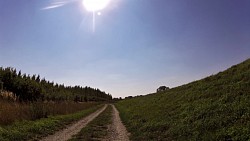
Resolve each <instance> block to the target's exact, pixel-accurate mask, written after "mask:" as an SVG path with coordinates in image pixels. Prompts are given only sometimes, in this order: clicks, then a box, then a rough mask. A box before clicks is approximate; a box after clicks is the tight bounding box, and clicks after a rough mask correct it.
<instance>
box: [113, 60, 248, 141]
mask: <svg viewBox="0 0 250 141" xmlns="http://www.w3.org/2000/svg"><path fill="white" fill-rule="evenodd" d="M116 106H117V108H118V110H119V111H120V116H121V118H122V120H123V122H124V123H125V125H126V127H127V129H128V131H129V132H130V133H131V138H130V139H131V140H242V141H243V140H244V141H245V140H249V139H250V59H248V60H246V61H244V62H243V63H241V64H239V65H235V66H232V67H231V68H230V69H228V70H226V71H224V72H220V73H218V74H216V75H212V76H209V77H207V78H204V79H202V80H199V81H195V82H192V83H189V84H186V85H183V86H180V87H176V88H172V89H170V90H167V91H164V92H160V93H155V94H151V95H147V96H141V97H136V98H132V99H126V100H122V101H120V102H118V103H117V104H116Z"/></svg>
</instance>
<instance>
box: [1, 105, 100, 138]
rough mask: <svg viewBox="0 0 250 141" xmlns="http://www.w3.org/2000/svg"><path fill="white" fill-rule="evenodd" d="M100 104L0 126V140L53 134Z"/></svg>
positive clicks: (94, 109) (92, 110)
mask: <svg viewBox="0 0 250 141" xmlns="http://www.w3.org/2000/svg"><path fill="white" fill-rule="evenodd" d="M101 106H102V105H98V106H94V107H91V108H88V109H85V110H83V111H81V112H78V113H74V114H69V115H59V116H49V117H48V118H42V119H40V120H36V121H21V122H16V123H14V124H12V125H9V126H0V140H1V141H14V140H18V141H22V140H37V139H39V138H41V137H43V136H47V135H49V134H53V133H54V132H55V131H57V130H60V129H62V128H64V127H65V126H66V125H68V124H70V123H72V122H74V121H77V120H79V119H81V118H83V117H86V116H87V115H89V114H91V113H93V112H94V111H96V110H97V109H98V108H100V107H101Z"/></svg>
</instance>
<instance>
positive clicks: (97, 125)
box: [70, 105, 112, 141]
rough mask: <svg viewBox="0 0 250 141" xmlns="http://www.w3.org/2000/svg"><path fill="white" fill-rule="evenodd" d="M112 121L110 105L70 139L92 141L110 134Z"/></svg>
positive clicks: (71, 140) (72, 140)
mask: <svg viewBox="0 0 250 141" xmlns="http://www.w3.org/2000/svg"><path fill="white" fill-rule="evenodd" d="M111 123H112V107H111V106H110V105H109V106H108V107H107V108H106V109H105V110H104V111H103V112H102V113H101V114H100V115H99V116H98V117H96V118H95V119H94V120H93V121H91V122H90V123H89V124H88V125H87V126H86V127H85V128H83V129H82V130H81V131H80V132H79V133H78V134H77V135H75V136H73V138H72V139H70V141H91V140H99V139H103V138H105V137H106V136H107V135H108V125H110V124H111Z"/></svg>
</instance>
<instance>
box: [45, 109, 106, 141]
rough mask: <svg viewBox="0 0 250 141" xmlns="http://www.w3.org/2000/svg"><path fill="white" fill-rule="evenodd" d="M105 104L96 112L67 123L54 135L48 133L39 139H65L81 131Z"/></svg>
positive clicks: (62, 140) (53, 140)
mask: <svg viewBox="0 0 250 141" xmlns="http://www.w3.org/2000/svg"><path fill="white" fill-rule="evenodd" d="M106 107H107V105H105V106H103V107H102V108H101V109H99V110H97V111H96V112H94V113H92V114H90V115H88V116H87V117H85V118H83V119H81V120H79V121H77V122H76V123H73V124H72V125H69V126H68V127H67V128H65V129H63V130H60V131H58V132H56V133H55V134H54V135H49V136H47V137H45V138H43V139H42V140H41V141H67V140H69V139H70V138H71V137H72V136H73V135H75V134H77V133H78V132H80V131H81V129H82V128H83V127H85V126H86V125H87V124H88V123H89V122H90V121H92V120H93V119H94V118H96V117H97V116H98V115H99V114H100V113H102V112H103V111H104V110H105V109H106Z"/></svg>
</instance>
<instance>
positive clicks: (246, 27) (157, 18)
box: [0, 0, 250, 97]
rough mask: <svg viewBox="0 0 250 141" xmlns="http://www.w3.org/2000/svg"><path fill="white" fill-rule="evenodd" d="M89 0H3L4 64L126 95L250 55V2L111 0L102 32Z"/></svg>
mask: <svg viewBox="0 0 250 141" xmlns="http://www.w3.org/2000/svg"><path fill="white" fill-rule="evenodd" d="M82 3H83V2H82V0H0V66H2V67H14V68H16V69H17V70H22V72H23V73H27V74H39V75H40V76H41V77H45V78H46V79H47V80H50V81H54V82H56V83H59V84H65V85H71V86H74V85H81V86H90V87H93V88H99V89H101V90H102V91H105V92H107V93H110V94H112V96H113V97H126V96H135V95H145V94H149V93H153V92H155V91H156V89H157V88H158V87H159V86H162V85H165V86H168V87H171V88H172V87H176V86H180V85H183V84H186V83H189V82H192V81H195V80H199V79H201V78H204V77H206V76H209V75H212V74H216V73H218V72H220V71H223V70H225V69H227V68H229V67H231V66H232V65H235V64H237V63H240V62H242V61H244V60H246V59H247V58H249V57H250V8H249V7H250V1H249V0H111V1H110V3H109V5H108V6H107V7H106V8H104V9H102V10H100V11H96V13H95V14H96V16H95V30H93V27H92V26H93V13H92V12H89V11H87V10H86V9H85V7H84V6H83V4H82ZM97 12H100V15H97Z"/></svg>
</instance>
